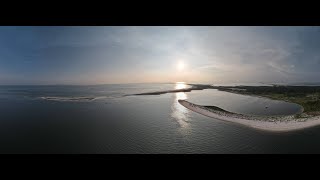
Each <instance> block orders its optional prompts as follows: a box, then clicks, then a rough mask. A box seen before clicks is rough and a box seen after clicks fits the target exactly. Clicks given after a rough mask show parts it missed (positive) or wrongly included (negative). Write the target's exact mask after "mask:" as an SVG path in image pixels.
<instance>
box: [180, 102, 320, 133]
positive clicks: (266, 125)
mask: <svg viewBox="0 0 320 180" xmlns="http://www.w3.org/2000/svg"><path fill="white" fill-rule="evenodd" d="M178 102H179V103H180V104H181V105H182V106H184V107H186V108H188V109H189V110H192V111H194V112H197V113H199V114H202V115H204V116H207V117H211V118H215V119H218V120H222V121H227V122H232V123H236V124H239V125H244V126H247V127H251V128H255V129H258V130H263V131H270V132H288V131H294V130H301V129H305V128H310V127H314V126H317V125H320V116H308V117H306V118H296V117H295V115H289V116H278V117H275V116H260V117H259V116H250V115H243V114H235V113H229V112H227V111H226V112H223V111H219V110H209V109H208V108H206V107H204V106H200V105H197V104H193V103H190V102H188V101H185V100H178Z"/></svg>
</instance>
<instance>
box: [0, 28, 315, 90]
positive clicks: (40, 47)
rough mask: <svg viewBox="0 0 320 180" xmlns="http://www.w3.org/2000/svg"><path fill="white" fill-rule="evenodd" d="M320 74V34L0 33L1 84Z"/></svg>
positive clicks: (309, 77)
mask: <svg viewBox="0 0 320 180" xmlns="http://www.w3.org/2000/svg"><path fill="white" fill-rule="evenodd" d="M179 63H180V64H181V63H183V64H184V68H183V69H181V68H178V64H179ZM319 69H320V28H318V27H290V26H288V27H232V26H228V27H184V26H179V27H174V26H172V27H156V26H154V27H143V26H139V27H125V26H119V27H101V26H99V27H94V26H88V27H81V26H75V27H61V26H49V27H44V26H42V27H41V26H37V27H26V26H21V27H0V84H107V83H142V82H175V81H186V82H199V83H223V82H302V81H304V82H314V81H319V80H318V77H320V71H319Z"/></svg>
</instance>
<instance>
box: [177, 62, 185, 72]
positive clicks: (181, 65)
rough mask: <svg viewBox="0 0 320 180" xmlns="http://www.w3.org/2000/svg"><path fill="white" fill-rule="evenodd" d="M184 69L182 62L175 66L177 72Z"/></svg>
mask: <svg viewBox="0 0 320 180" xmlns="http://www.w3.org/2000/svg"><path fill="white" fill-rule="evenodd" d="M184 67H185V64H184V62H183V61H179V62H178V65H177V68H178V70H179V71H182V70H183V69H184Z"/></svg>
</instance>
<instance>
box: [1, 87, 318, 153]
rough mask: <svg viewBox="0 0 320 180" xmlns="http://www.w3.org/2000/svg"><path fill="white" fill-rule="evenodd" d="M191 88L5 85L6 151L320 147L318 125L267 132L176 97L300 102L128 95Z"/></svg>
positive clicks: (285, 106)
mask: <svg viewBox="0 0 320 180" xmlns="http://www.w3.org/2000/svg"><path fill="white" fill-rule="evenodd" d="M185 87H188V86H186V85H184V84H126V85H97V86H0V153H116V154H118V153H120V154H121V153H147V154H149V153H155V154H157V153H319V152H320V141H318V139H319V138H320V127H314V128H311V129H305V130H300V131H295V132H289V133H270V132H264V131H259V130H255V129H251V128H247V127H243V126H239V125H236V124H232V123H227V122H223V121H220V120H216V119H213V118H208V117H205V116H202V115H200V114H197V113H195V112H191V111H189V110H188V109H186V108H184V107H183V106H181V105H180V104H179V103H178V99H188V101H190V102H193V103H196V104H201V105H215V106H218V107H221V108H223V109H226V110H228V111H232V112H238V113H246V114H260V115H271V114H272V115H282V114H283V115H284V114H286V115H287V114H294V113H296V112H298V111H299V106H297V105H295V104H291V103H286V102H281V101H274V100H268V99H265V98H258V97H251V96H244V95H238V94H232V93H227V92H221V91H217V90H213V89H210V90H209V89H208V90H199V91H192V92H178V93H168V94H162V95H145V96H124V95H126V94H135V93H144V92H153V91H161V90H172V89H179V88H185ZM43 97H55V98H54V99H50V100H48V99H44V98H43ZM78 97H93V99H92V100H83V99H77V98H78ZM266 105H267V106H268V107H269V108H268V109H266V108H265V106H266Z"/></svg>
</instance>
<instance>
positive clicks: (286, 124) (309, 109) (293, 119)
mask: <svg viewBox="0 0 320 180" xmlns="http://www.w3.org/2000/svg"><path fill="white" fill-rule="evenodd" d="M210 88H211V89H217V90H219V91H226V92H230V93H237V94H242V95H249V96H259V97H265V98H270V99H274V100H282V101H287V102H291V103H296V104H298V105H300V106H302V108H301V111H300V112H299V113H297V114H293V115H289V116H255V115H245V114H237V113H233V112H229V111H226V110H223V109H221V108H219V107H216V106H201V105H197V104H193V103H191V102H188V101H185V100H179V103H180V104H181V105H183V106H184V107H186V108H188V109H190V110H192V111H194V112H197V113H199V114H202V115H205V116H208V117H212V118H215V119H220V120H224V121H228V122H233V123H237V124H241V125H246V126H249V127H252V128H256V129H260V130H265V131H273V132H287V131H292V130H299V129H304V128H308V127H313V126H317V125H320V86H285V85H272V86H211V87H210ZM266 108H268V107H266Z"/></svg>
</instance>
